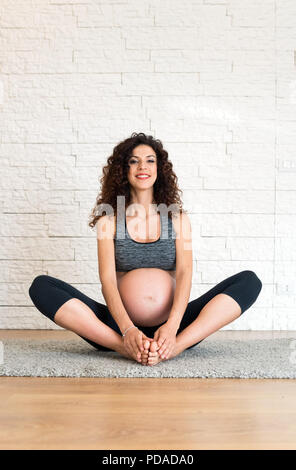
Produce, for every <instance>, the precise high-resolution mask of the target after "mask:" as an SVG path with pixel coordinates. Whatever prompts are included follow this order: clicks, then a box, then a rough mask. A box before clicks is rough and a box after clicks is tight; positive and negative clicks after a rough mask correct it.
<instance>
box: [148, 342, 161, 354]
mask: <svg viewBox="0 0 296 470" xmlns="http://www.w3.org/2000/svg"><path fill="white" fill-rule="evenodd" d="M158 349H159V346H158V344H157V341H152V342H151V346H150V351H151V352H155V351H157V350H158Z"/></svg>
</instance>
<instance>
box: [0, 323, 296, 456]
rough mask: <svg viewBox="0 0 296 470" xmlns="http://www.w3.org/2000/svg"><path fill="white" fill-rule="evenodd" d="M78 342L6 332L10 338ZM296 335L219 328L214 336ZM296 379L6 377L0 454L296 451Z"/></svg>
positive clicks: (1, 381) (0, 390)
mask: <svg viewBox="0 0 296 470" xmlns="http://www.w3.org/2000/svg"><path fill="white" fill-rule="evenodd" d="M28 335H29V336H31V337H32V338H51V339H53V338H55V339H57V338H60V339H64V338H67V339H70V338H78V337H77V335H75V334H74V333H72V332H69V331H65V330H62V331H59V330H58V331H57V330H52V331H44V330H0V339H2V338H3V339H4V338H7V337H14V338H15V337H28ZM286 336H289V337H291V336H293V337H295V338H296V332H285V331H279V332H269V331H260V332H254V331H252V332H251V331H242V332H240V331H230V330H227V331H225V330H224V331H218V332H216V333H214V334H213V335H211V336H210V337H208V338H206V340H205V341H211V340H212V339H217V338H224V337H227V338H235V339H237V338H245V337H249V338H267V337H272V338H276V337H286ZM295 396H296V381H295V380H294V379H210V378H209V379H208V378H207V379H202V378H197V379H193V378H188V379H180V378H177V379H176V378H173V379H172V378H156V379H155V378H140V379H138V378H64V377H56V378H47V377H0V416H1V419H0V449H108V450H112V449H142V450H148V449H154V450H160V449H168V450H172V449H182V450H185V449H296V402H295Z"/></svg>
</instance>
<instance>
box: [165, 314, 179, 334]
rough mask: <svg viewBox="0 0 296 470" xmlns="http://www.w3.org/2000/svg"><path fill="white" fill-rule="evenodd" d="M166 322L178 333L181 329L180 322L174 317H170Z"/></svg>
mask: <svg viewBox="0 0 296 470" xmlns="http://www.w3.org/2000/svg"><path fill="white" fill-rule="evenodd" d="M166 324H167V325H169V326H170V327H171V328H172V329H173V330H174V331H175V332H176V333H177V331H178V329H179V326H180V325H179V322H178V321H177V320H175V319H174V318H168V319H167V321H166Z"/></svg>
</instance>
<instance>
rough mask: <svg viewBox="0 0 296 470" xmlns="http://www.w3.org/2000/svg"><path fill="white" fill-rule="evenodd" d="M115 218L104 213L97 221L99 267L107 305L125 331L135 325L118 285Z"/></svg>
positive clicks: (121, 329) (122, 330) (121, 328)
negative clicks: (125, 306) (123, 301)
mask: <svg viewBox="0 0 296 470" xmlns="http://www.w3.org/2000/svg"><path fill="white" fill-rule="evenodd" d="M114 234H115V219H114V216H113V217H109V216H107V215H104V216H103V217H101V218H100V219H99V220H98V222H97V248H98V265H99V266H98V267H99V276H100V281H101V285H102V294H103V296H104V299H105V301H106V304H107V307H108V309H109V311H110V313H111V315H112V317H113V318H114V320H115V321H116V323H117V325H118V326H119V328H120V331H121V332H122V333H123V332H124V331H125V330H126V329H127V328H129V327H130V326H132V325H133V322H132V320H131V319H130V317H129V315H128V313H127V311H126V310H125V308H124V305H123V303H122V300H121V296H120V293H119V290H118V287H117V278H116V269H115V253H114Z"/></svg>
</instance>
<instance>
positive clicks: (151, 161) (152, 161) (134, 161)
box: [130, 160, 154, 163]
mask: <svg viewBox="0 0 296 470" xmlns="http://www.w3.org/2000/svg"><path fill="white" fill-rule="evenodd" d="M148 162H150V163H154V160H148ZM130 163H137V162H136V160H130Z"/></svg>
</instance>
